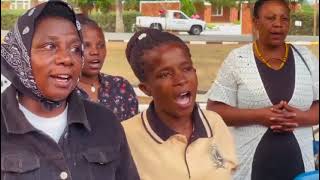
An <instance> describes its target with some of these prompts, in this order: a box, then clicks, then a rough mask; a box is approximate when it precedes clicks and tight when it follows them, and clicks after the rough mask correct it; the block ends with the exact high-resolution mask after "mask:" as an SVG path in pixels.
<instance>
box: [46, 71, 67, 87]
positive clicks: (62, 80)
mask: <svg viewBox="0 0 320 180" xmlns="http://www.w3.org/2000/svg"><path fill="white" fill-rule="evenodd" d="M50 77H51V78H53V79H54V80H55V82H56V85H57V86H58V87H67V86H68V85H69V84H70V82H71V79H72V77H71V75H68V74H56V75H51V76H50Z"/></svg>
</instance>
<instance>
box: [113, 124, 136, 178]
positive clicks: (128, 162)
mask: <svg viewBox="0 0 320 180" xmlns="http://www.w3.org/2000/svg"><path fill="white" fill-rule="evenodd" d="M121 134H122V135H121V145H120V156H121V157H120V166H119V168H118V169H117V172H116V180H140V177H139V174H138V170H137V168H136V165H135V163H134V161H133V158H132V156H131V152H130V148H129V145H128V142H127V138H126V136H125V133H124V130H123V127H122V126H121Z"/></svg>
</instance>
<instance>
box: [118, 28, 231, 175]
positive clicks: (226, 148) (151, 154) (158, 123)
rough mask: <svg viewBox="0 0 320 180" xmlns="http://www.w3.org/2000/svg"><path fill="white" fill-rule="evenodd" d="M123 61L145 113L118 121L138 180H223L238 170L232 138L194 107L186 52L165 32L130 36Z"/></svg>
mask: <svg viewBox="0 0 320 180" xmlns="http://www.w3.org/2000/svg"><path fill="white" fill-rule="evenodd" d="M126 56H127V60H128V61H129V64H130V65H131V68H132V70H133V71H134V73H135V75H136V77H137V78H138V79H139V81H140V83H139V88H140V89H141V90H142V91H143V92H144V93H145V94H146V95H148V96H151V97H152V98H153V100H152V102H151V103H150V105H149V108H148V109H147V110H146V111H144V112H142V113H140V114H138V115H136V116H134V117H132V118H131V119H129V120H127V121H123V122H122V125H123V127H124V129H125V133H126V136H127V139H128V143H129V147H130V149H131V152H132V156H133V159H134V161H135V163H136V165H137V169H138V172H139V174H140V177H141V179H143V180H165V179H168V180H169V179H170V180H190V179H192V180H212V179H221V180H226V179H230V178H231V173H232V172H233V170H234V169H235V167H236V165H237V160H236V156H235V151H234V144H233V139H232V137H231V135H230V132H229V130H228V128H227V126H226V125H225V124H224V122H223V120H222V119H221V117H220V116H219V115H218V114H217V113H214V112H210V111H202V110H201V109H200V108H199V106H198V105H197V104H196V102H195V99H196V93H197V85H198V80H197V75H196V70H195V68H194V67H193V63H192V60H191V55H190V50H189V48H188V47H187V46H186V44H185V43H184V42H183V41H182V40H181V39H180V38H178V37H176V36H175V35H173V34H170V33H168V32H161V31H159V30H154V29H147V30H143V31H140V32H137V33H135V34H134V35H133V37H131V39H130V41H129V43H128V45H127V49H126Z"/></svg>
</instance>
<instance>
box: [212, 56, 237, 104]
mask: <svg viewBox="0 0 320 180" xmlns="http://www.w3.org/2000/svg"><path fill="white" fill-rule="evenodd" d="M235 57H236V56H235V55H234V53H233V52H231V53H230V54H229V55H228V56H227V58H226V59H225V60H224V62H223V63H222V65H221V67H220V69H219V72H218V74H217V77H216V79H215V81H214V82H213V84H212V85H211V88H210V90H209V91H208V98H209V100H211V101H219V102H223V103H225V104H228V105H230V106H234V107H235V106H236V105H237V88H238V87H237V80H236V73H235V64H234V63H235Z"/></svg>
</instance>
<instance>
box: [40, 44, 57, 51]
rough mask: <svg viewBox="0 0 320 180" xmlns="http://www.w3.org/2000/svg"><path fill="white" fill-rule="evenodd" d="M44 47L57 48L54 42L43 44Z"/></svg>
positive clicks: (48, 48) (47, 48)
mask: <svg viewBox="0 0 320 180" xmlns="http://www.w3.org/2000/svg"><path fill="white" fill-rule="evenodd" d="M42 47H43V48H44V49H46V50H52V49H55V48H56V45H55V44H53V43H46V44H44V45H43V46H42Z"/></svg>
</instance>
